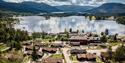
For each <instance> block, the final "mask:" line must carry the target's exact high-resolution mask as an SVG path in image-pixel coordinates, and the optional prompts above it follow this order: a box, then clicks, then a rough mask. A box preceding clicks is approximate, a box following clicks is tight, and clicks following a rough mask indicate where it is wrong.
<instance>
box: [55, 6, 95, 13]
mask: <svg viewBox="0 0 125 63" xmlns="http://www.w3.org/2000/svg"><path fill="white" fill-rule="evenodd" d="M55 7H56V8H57V9H60V10H62V11H64V12H85V11H87V10H90V9H93V8H94V7H92V6H78V5H62V6H55Z"/></svg>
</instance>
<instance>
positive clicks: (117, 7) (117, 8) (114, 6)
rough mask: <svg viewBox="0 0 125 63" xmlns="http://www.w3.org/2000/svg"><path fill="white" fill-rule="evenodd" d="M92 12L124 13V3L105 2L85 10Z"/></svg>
mask: <svg viewBox="0 0 125 63" xmlns="http://www.w3.org/2000/svg"><path fill="white" fill-rule="evenodd" d="M87 12H89V13H92V14H99V13H102V14H125V4H121V3H105V4H103V5H101V6H99V7H97V8H94V9H92V10H89V11H87Z"/></svg>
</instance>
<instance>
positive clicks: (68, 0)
mask: <svg viewBox="0 0 125 63" xmlns="http://www.w3.org/2000/svg"><path fill="white" fill-rule="evenodd" d="M5 1H8V2H23V1H34V2H43V3H46V4H49V5H53V6H58V5H84V6H88V5H89V6H98V5H101V4H103V3H105V2H106V1H105V0H5Z"/></svg>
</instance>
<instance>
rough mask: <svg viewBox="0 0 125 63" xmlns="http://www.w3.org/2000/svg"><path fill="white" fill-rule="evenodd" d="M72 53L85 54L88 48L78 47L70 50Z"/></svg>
mask: <svg viewBox="0 0 125 63" xmlns="http://www.w3.org/2000/svg"><path fill="white" fill-rule="evenodd" d="M70 53H71V54H83V53H86V50H78V49H72V50H70Z"/></svg>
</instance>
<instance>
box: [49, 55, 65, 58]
mask: <svg viewBox="0 0 125 63" xmlns="http://www.w3.org/2000/svg"><path fill="white" fill-rule="evenodd" d="M50 57H52V58H63V55H62V54H53V55H51V56H50Z"/></svg>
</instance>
